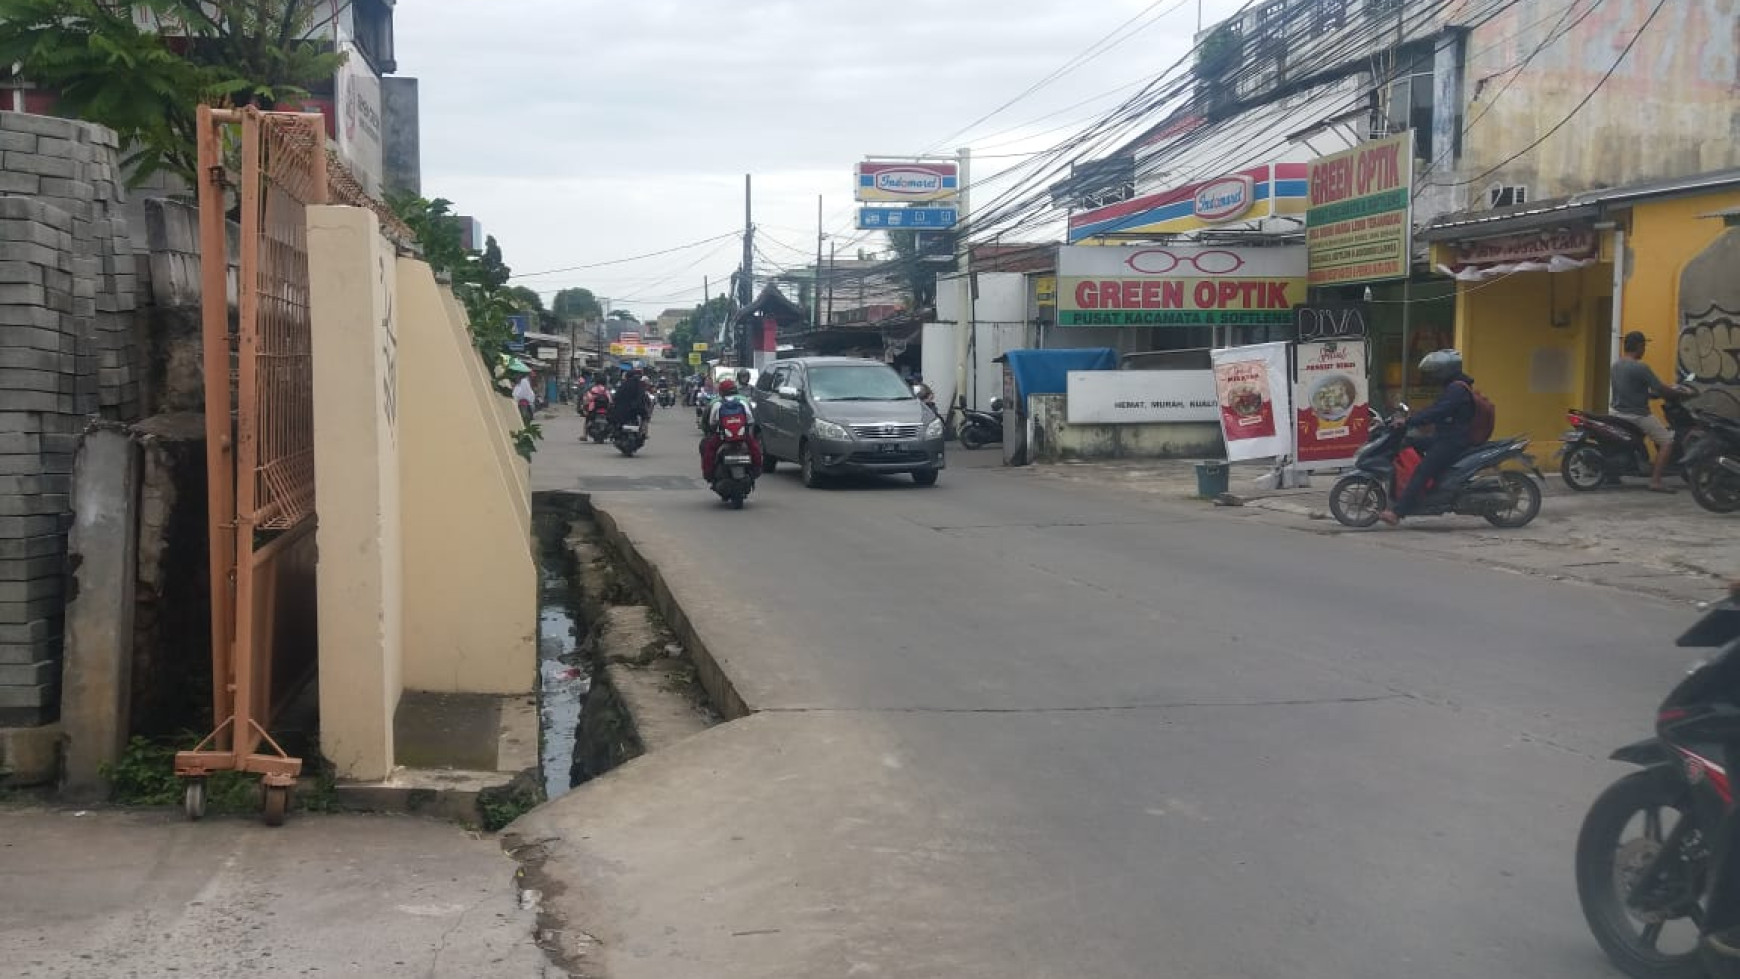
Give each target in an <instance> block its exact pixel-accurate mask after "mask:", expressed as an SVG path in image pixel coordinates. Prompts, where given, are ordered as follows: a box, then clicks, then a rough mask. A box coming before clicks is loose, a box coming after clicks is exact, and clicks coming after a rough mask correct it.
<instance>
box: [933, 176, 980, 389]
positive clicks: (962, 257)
mask: <svg viewBox="0 0 1740 979" xmlns="http://www.w3.org/2000/svg"><path fill="white" fill-rule="evenodd" d="M959 153H960V161H961V167H960V171H961V172H960V175H959V181H960V187H961V194H960V201H959V207H960V213H959V214H957V215H956V220H955V288H956V289H957V290H958V291H957V292H956V296H957V297H958V298H957V299H956V301H955V308H956V313H955V315H956V317H958V320H957V322H956V324H955V327H956V329H955V337H956V340H955V358H956V363H955V394H954V404H950V405H949V406H948V411H950V412H952V411H953V410H954V405H955V404H958V403H960V401H961V399H962V398H965V397H966V395H967V378H968V376H969V375H970V374H971V373H972V368H971V366H970V365H969V364H968V363H967V358H968V357H969V356H971V354H972V344H973V274H972V246H971V245H969V244H968V243H967V215H968V214H969V213H970V211H969V207H970V203H969V199H970V196H971V194H972V189H971V188H972V186H973V180H972V166H973V151H972V150H971V149H970V148H968V147H965V146H963V147H961V149H960V151H959ZM922 257H923V256H920V258H921V259H922Z"/></svg>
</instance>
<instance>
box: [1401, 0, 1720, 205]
mask: <svg viewBox="0 0 1740 979" xmlns="http://www.w3.org/2000/svg"><path fill="white" fill-rule="evenodd" d="M1565 6H1566V4H1565V3H1563V2H1555V3H1553V4H1548V3H1545V2H1544V0H1535V2H1525V3H1520V4H1516V5H1514V6H1512V7H1510V8H1509V9H1508V10H1506V11H1505V12H1504V13H1501V14H1499V15H1498V16H1496V17H1494V18H1492V19H1491V20H1490V21H1487V22H1486V23H1485V24H1483V25H1481V26H1480V27H1479V28H1478V29H1477V30H1475V32H1474V34H1473V36H1472V37H1470V38H1469V41H1468V51H1469V58H1468V62H1467V66H1466V70H1465V71H1464V73H1463V78H1464V80H1463V87H1464V91H1465V92H1467V103H1466V110H1465V112H1466V118H1467V119H1468V121H1469V124H1470V126H1469V132H1468V134H1467V136H1466V137H1465V139H1464V141H1463V157H1462V165H1461V167H1460V168H1459V173H1458V174H1457V175H1456V176H1457V179H1462V180H1468V179H1472V178H1473V177H1475V176H1476V175H1480V174H1485V173H1486V171H1488V170H1489V169H1492V168H1493V167H1498V169H1497V171H1496V172H1494V173H1493V174H1491V175H1490V176H1484V177H1482V178H1481V180H1480V181H1479V183H1478V184H1477V185H1476V186H1473V187H1470V188H1469V190H1470V191H1471V192H1472V193H1474V194H1476V195H1479V194H1481V193H1483V192H1484V190H1485V188H1486V186H1487V185H1489V184H1492V183H1503V184H1523V185H1526V186H1527V187H1528V188H1529V190H1530V193H1531V195H1532V196H1533V197H1535V198H1542V197H1550V196H1556V195H1561V194H1567V193H1574V192H1577V191H1584V190H1590V189H1593V188H1595V187H1601V186H1617V185H1621V184H1626V183H1632V182H1636V181H1640V180H1648V179H1652V178H1657V177H1669V176H1683V175H1687V174H1693V173H1701V172H1705V171H1709V170H1719V169H1722V168H1724V167H1732V166H1736V165H1740V139H1737V137H1740V114H1736V113H1735V112H1734V92H1733V86H1734V78H1735V77H1736V75H1737V74H1740V47H1736V45H1735V43H1734V37H1735V31H1736V29H1737V27H1740V5H1737V4H1736V2H1735V0H1672V2H1671V3H1669V4H1668V5H1667V7H1666V8H1665V9H1664V10H1663V11H1662V14H1661V16H1659V17H1657V18H1656V20H1655V22H1654V23H1653V24H1652V25H1651V26H1650V28H1649V30H1648V31H1646V32H1644V33H1643V35H1642V37H1641V39H1640V40H1639V41H1638V43H1637V45H1636V47H1635V48H1633V49H1632V51H1631V53H1630V54H1629V55H1627V56H1626V57H1625V60H1624V61H1622V62H1620V63H1619V65H1618V68H1617V69H1616V70H1614V72H1613V76H1612V77H1611V78H1610V79H1607V80H1606V81H1605V82H1603V81H1602V75H1603V74H1604V73H1606V72H1607V71H1608V70H1609V69H1611V68H1613V65H1614V63H1615V60H1616V59H1617V58H1618V56H1619V53H1620V51H1621V50H1623V49H1624V48H1625V46H1626V45H1627V44H1628V43H1629V42H1630V41H1631V39H1632V38H1633V37H1635V36H1637V34H1638V31H1639V30H1640V28H1641V27H1642V25H1643V23H1644V21H1645V19H1646V18H1647V17H1648V16H1649V13H1650V11H1651V10H1652V9H1653V8H1654V7H1655V6H1656V3H1655V2H1654V0H1608V2H1605V3H1601V4H1598V5H1595V9H1594V10H1593V11H1592V12H1587V8H1588V7H1589V6H1591V5H1589V4H1580V5H1579V10H1580V11H1584V12H1586V13H1587V15H1586V16H1585V15H1584V13H1578V14H1576V15H1575V19H1576V22H1577V24H1576V26H1575V27H1574V28H1573V29H1571V30H1570V31H1568V32H1566V33H1564V36H1563V37H1561V38H1560V39H1558V40H1556V41H1553V42H1552V43H1550V44H1545V46H1544V47H1542V45H1543V43H1544V42H1545V41H1546V39H1547V37H1548V36H1549V35H1550V34H1557V33H1559V32H1560V31H1561V30H1562V28H1561V26H1560V24H1559V22H1560V21H1561V20H1563V18H1561V17H1559V16H1557V15H1558V14H1559V13H1561V12H1563V8H1564V7H1565ZM1537 48H1539V50H1538V51H1537V50H1536V49H1537ZM1525 59H1528V60H1529V65H1528V67H1527V68H1526V69H1524V70H1523V71H1520V72H1518V71H1516V70H1515V67H1516V66H1517V65H1518V64H1520V63H1522V62H1523V61H1524V60H1525ZM1597 89H1598V90H1597ZM1590 92H1595V95H1594V97H1593V98H1592V99H1590V100H1589V103H1588V104H1587V105H1586V106H1583V107H1582V108H1580V109H1579V108H1577V103H1578V102H1580V101H1581V100H1583V99H1584V98H1585V97H1586V96H1588V95H1589V93H1590ZM1573 112H1575V113H1576V116H1575V120H1574V121H1573V123H1572V124H1571V125H1567V126H1564V127H1563V128H1561V129H1560V130H1559V131H1558V132H1557V133H1555V134H1553V135H1552V136H1549V137H1546V139H1545V141H1544V142H1542V143H1541V144H1540V145H1539V146H1537V147H1535V148H1534V149H1532V150H1530V151H1529V152H1527V153H1524V154H1522V155H1521V156H1520V157H1518V158H1517V159H1515V160H1513V161H1510V162H1504V161H1505V160H1506V158H1507V157H1510V156H1512V155H1513V154H1516V153H1517V151H1518V150H1521V149H1522V148H1523V147H1526V146H1528V145H1529V144H1531V143H1533V142H1534V141H1535V140H1536V139H1539V138H1541V137H1542V136H1543V135H1544V134H1546V133H1547V132H1548V130H1550V129H1552V127H1554V126H1557V125H1559V124H1560V123H1561V122H1562V121H1563V120H1565V119H1566V118H1567V117H1569V116H1571V114H1572V113H1573ZM1501 163H1502V166H1500V164H1501ZM1471 203H1474V204H1476V205H1478V204H1479V203H1482V202H1480V201H1475V202H1471ZM1418 216H1419V215H1418V214H1416V217H1418Z"/></svg>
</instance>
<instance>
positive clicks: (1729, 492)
mask: <svg viewBox="0 0 1740 979" xmlns="http://www.w3.org/2000/svg"><path fill="white" fill-rule="evenodd" d="M1690 476H1691V478H1690V482H1691V484H1692V499H1694V500H1696V501H1697V503H1698V506H1701V507H1703V508H1704V509H1706V510H1708V511H1710V512H1711V513H1733V512H1735V511H1736V510H1740V476H1736V475H1735V474H1734V473H1731V472H1729V471H1728V470H1727V469H1726V468H1725V467H1724V466H1723V465H1722V463H1721V462H1720V461H1719V460H1717V459H1705V460H1704V461H1702V462H1700V463H1698V464H1697V466H1695V467H1694V468H1693V469H1692V470H1691V474H1690Z"/></svg>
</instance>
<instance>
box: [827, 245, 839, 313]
mask: <svg viewBox="0 0 1740 979" xmlns="http://www.w3.org/2000/svg"><path fill="white" fill-rule="evenodd" d="M839 249H840V245H839V243H838V242H829V243H828V322H830V323H832V322H833V321H834V266H835V264H836V262H837V259H836V258H835V255H836V254H837V253H838V252H839Z"/></svg>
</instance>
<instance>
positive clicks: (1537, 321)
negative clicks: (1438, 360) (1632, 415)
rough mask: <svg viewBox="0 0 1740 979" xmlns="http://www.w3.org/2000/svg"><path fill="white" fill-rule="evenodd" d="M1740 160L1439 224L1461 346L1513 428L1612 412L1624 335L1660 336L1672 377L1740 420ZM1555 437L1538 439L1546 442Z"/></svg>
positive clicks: (1655, 346)
mask: <svg viewBox="0 0 1740 979" xmlns="http://www.w3.org/2000/svg"><path fill="white" fill-rule="evenodd" d="M1737 208H1740V171H1723V172H1719V173H1714V174H1705V175H1701V176H1698V177H1691V178H1686V179H1683V180H1674V181H1662V182H1658V183H1652V184H1639V185H1635V186H1631V187H1621V188H1612V189H1608V190H1603V191H1595V192H1591V193H1588V194H1583V195H1578V196H1576V197H1571V198H1564V199H1560V200H1556V201H1541V202H1536V203H1534V204H1531V205H1526V206H1523V207H1518V208H1509V209H1504V210H1501V211H1491V212H1483V213H1473V214H1462V215H1449V216H1446V217H1445V218H1441V219H1439V220H1438V221H1436V222H1434V223H1433V224H1432V225H1430V226H1429V227H1428V228H1427V229H1426V231H1425V237H1426V239H1427V240H1428V241H1429V242H1431V244H1432V264H1433V267H1434V268H1435V269H1436V270H1437V271H1438V272H1439V273H1441V274H1444V275H1447V276H1449V277H1451V278H1452V279H1453V280H1454V281H1455V282H1456V290H1457V294H1456V315H1455V323H1456V344H1457V347H1458V349H1460V350H1461V351H1462V354H1463V359H1464V361H1465V363H1466V364H1467V369H1468V373H1469V374H1471V375H1472V376H1473V377H1474V378H1475V381H1476V383H1477V384H1478V385H1479V387H1480V389H1481V390H1482V391H1483V392H1484V393H1485V394H1486V395H1487V396H1488V397H1490V398H1491V399H1492V401H1493V402H1494V404H1495V405H1496V406H1497V411H1498V424H1497V432H1498V434H1500V435H1511V434H1530V435H1533V436H1534V437H1535V438H1536V439H1537V440H1550V439H1552V438H1553V437H1555V436H1557V435H1558V434H1559V433H1560V432H1561V431H1563V430H1564V428H1565V425H1566V423H1565V413H1566V411H1567V410H1568V409H1570V408H1585V409H1589V410H1593V411H1606V410H1607V409H1608V407H1609V400H1610V391H1609V377H1610V368H1611V364H1612V363H1613V361H1614V360H1615V359H1617V358H1618V356H1619V347H1620V339H1621V337H1623V336H1624V334H1626V333H1628V332H1630V331H1632V330H1638V331H1641V332H1643V333H1644V334H1645V335H1647V336H1648V337H1649V338H1650V345H1649V351H1648V356H1647V362H1648V363H1649V365H1650V366H1651V367H1653V368H1654V369H1655V372H1656V374H1657V375H1658V376H1660V377H1661V378H1662V379H1663V380H1664V381H1665V380H1669V379H1671V378H1674V377H1675V376H1680V377H1686V376H1690V378H1691V379H1692V380H1693V381H1694V382H1695V383H1697V384H1698V386H1700V387H1702V388H1704V389H1706V391H1707V393H1706V394H1705V395H1704V396H1703V397H1702V398H1701V399H1700V404H1701V405H1702V406H1704V407H1708V408H1711V409H1712V410H1715V411H1719V412H1721V413H1723V414H1730V415H1735V416H1737V417H1740V376H1737V373H1736V366H1735V358H1736V356H1740V350H1736V348H1740V227H1731V226H1730V224H1729V221H1732V220H1735V219H1732V218H1730V219H1727V220H1724V218H1723V217H1722V216H1721V215H1720V213H1719V212H1722V211H1724V210H1727V209H1737ZM1544 448H1545V446H1544V445H1543V446H1537V449H1544Z"/></svg>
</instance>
